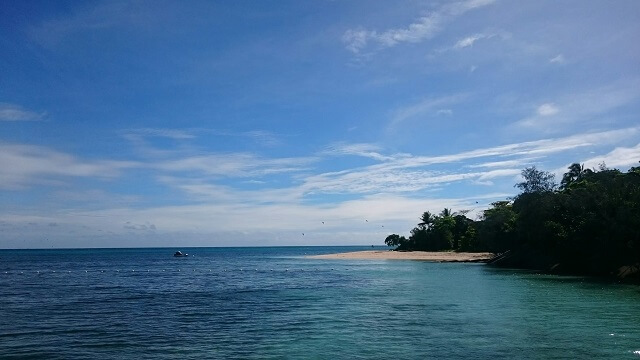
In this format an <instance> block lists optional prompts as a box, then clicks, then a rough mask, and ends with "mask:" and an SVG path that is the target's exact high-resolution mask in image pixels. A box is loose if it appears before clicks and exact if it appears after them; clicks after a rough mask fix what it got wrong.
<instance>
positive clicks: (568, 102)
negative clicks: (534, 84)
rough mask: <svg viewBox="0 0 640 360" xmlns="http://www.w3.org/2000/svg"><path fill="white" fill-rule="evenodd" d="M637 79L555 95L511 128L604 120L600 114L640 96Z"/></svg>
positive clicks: (557, 127) (549, 129)
mask: <svg viewBox="0 0 640 360" xmlns="http://www.w3.org/2000/svg"><path fill="white" fill-rule="evenodd" d="M639 85H640V82H639V81H638V80H634V79H632V80H625V81H621V82H617V83H614V84H610V85H607V86H602V87H599V88H596V89H593V90H587V91H583V92H579V93H571V94H567V95H564V96H558V98H557V99H556V100H555V101H554V102H548V103H544V104H541V105H538V106H537V107H536V109H535V113H534V114H532V115H531V116H529V117H526V118H524V119H521V120H519V121H517V122H515V123H514V124H513V126H512V127H513V128H514V129H521V130H522V129H524V130H527V131H531V130H536V131H541V132H544V133H553V132H559V131H562V130H565V129H566V128H567V127H568V126H570V125H572V124H574V123H577V122H580V123H583V124H584V123H587V122H589V121H596V122H598V121H600V122H601V123H608V122H609V121H608V120H607V121H605V120H606V118H602V116H603V115H605V114H607V113H608V112H610V111H613V110H615V109H617V108H620V107H622V106H625V105H627V104H629V103H631V102H633V101H636V100H638V99H639V98H640V86H639Z"/></svg>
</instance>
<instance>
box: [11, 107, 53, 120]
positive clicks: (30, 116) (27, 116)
mask: <svg viewBox="0 0 640 360" xmlns="http://www.w3.org/2000/svg"><path fill="white" fill-rule="evenodd" d="M46 114H47V113H45V112H40V113H39V112H35V111H32V110H28V109H25V108H23V107H22V106H20V105H15V104H8V103H0V121H39V120H42V119H44V117H45V116H46Z"/></svg>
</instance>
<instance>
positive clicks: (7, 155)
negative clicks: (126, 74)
mask: <svg viewBox="0 0 640 360" xmlns="http://www.w3.org/2000/svg"><path fill="white" fill-rule="evenodd" d="M138 165H139V164H137V163H135V162H130V161H111V160H97V161H87V160H81V159H78V158H76V157H75V156H72V155H69V154H65V153H62V152H58V151H55V150H52V149H49V148H46V147H41V146H33V145H20V144H3V143H0V169H2V172H0V188H5V189H16V188H23V187H26V186H30V185H33V184H35V183H55V182H57V181H58V180H57V179H58V178H59V177H96V178H109V177H115V176H118V175H119V174H120V171H121V170H123V169H126V168H131V167H135V166H138Z"/></svg>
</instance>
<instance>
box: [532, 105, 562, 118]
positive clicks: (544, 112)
mask: <svg viewBox="0 0 640 360" xmlns="http://www.w3.org/2000/svg"><path fill="white" fill-rule="evenodd" d="M558 111H560V109H558V107H557V106H555V105H554V104H552V103H547V104H542V105H540V106H538V109H537V113H538V115H540V116H551V115H555V114H557V113H558Z"/></svg>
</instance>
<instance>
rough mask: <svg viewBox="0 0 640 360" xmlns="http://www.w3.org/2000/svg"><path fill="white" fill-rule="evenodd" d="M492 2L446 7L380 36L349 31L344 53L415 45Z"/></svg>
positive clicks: (476, 0)
mask: <svg viewBox="0 0 640 360" xmlns="http://www.w3.org/2000/svg"><path fill="white" fill-rule="evenodd" d="M493 2H494V1H493V0H469V1H463V2H457V3H452V4H447V5H444V6H442V7H440V8H438V9H436V10H434V11H432V12H431V13H429V14H428V15H426V16H422V17H420V18H419V19H417V20H416V21H415V22H414V23H411V24H409V25H407V26H406V27H403V28H396V29H389V30H385V31H382V32H378V31H376V30H366V29H363V28H359V29H349V30H347V31H346V32H345V33H344V34H343V36H342V41H343V43H344V44H345V47H346V48H347V50H349V51H351V52H352V53H354V54H360V53H362V52H363V50H365V49H366V48H368V47H370V46H371V44H374V45H376V46H378V47H379V48H389V47H393V46H396V45H398V44H401V43H418V42H421V41H424V40H428V39H430V38H433V37H434V36H435V35H436V34H438V33H439V32H440V31H442V28H443V27H444V25H445V24H446V23H447V22H449V21H450V20H451V19H452V18H455V17H457V16H460V15H462V14H464V13H465V12H467V11H469V10H473V9H476V8H479V7H482V6H486V5H489V4H491V3H493Z"/></svg>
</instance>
